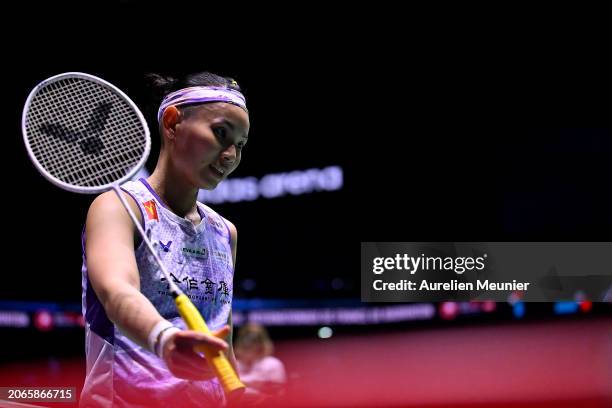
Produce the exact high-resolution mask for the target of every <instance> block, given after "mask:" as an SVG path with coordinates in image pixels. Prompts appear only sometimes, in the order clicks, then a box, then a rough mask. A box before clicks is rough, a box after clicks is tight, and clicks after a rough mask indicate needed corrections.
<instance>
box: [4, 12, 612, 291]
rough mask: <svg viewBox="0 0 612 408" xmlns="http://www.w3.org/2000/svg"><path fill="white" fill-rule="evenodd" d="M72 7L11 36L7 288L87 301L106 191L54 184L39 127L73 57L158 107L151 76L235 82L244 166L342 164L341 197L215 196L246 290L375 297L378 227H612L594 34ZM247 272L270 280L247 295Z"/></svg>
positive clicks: (500, 235)
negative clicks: (448, 31) (516, 36)
mask: <svg viewBox="0 0 612 408" xmlns="http://www.w3.org/2000/svg"><path fill="white" fill-rule="evenodd" d="M190 10H191V9H190ZM57 11H58V9H57V8H54V9H52V10H50V11H49V14H46V13H45V12H40V13H39V14H37V15H35V16H33V17H31V19H30V20H29V24H28V25H27V26H24V28H27V29H29V30H32V34H33V35H31V36H27V37H26V36H22V37H21V38H20V39H19V41H9V42H7V44H6V54H5V55H7V56H8V57H9V58H8V60H7V63H5V64H3V67H2V72H3V77H4V79H5V81H4V82H5V83H4V87H3V89H4V95H5V96H4V98H2V108H3V109H2V111H3V112H4V113H5V114H6V116H7V120H6V122H5V123H7V127H6V129H5V132H6V138H7V144H6V145H5V149H6V150H5V151H6V152H7V154H6V160H4V161H3V163H2V165H3V168H2V171H3V174H4V175H5V177H4V182H5V195H6V197H7V198H6V199H5V200H4V205H5V206H7V207H6V209H5V214H7V215H8V216H10V217H11V226H10V227H8V228H10V231H11V232H10V234H6V235H5V236H4V239H3V245H4V247H5V248H6V249H9V248H10V254H11V255H10V257H11V259H12V260H14V261H15V262H14V265H21V266H13V267H11V268H10V269H9V270H8V271H7V272H6V273H5V276H6V278H7V279H8V282H6V284H5V285H3V289H2V292H3V293H2V296H0V298H2V299H11V300H22V299H27V300H52V301H66V302H75V301H76V302H78V301H79V299H80V264H81V258H80V232H81V228H82V223H83V221H84V219H85V215H86V211H87V207H88V205H89V203H90V202H91V200H92V199H93V197H89V196H81V195H77V194H74V193H68V192H64V191H62V190H59V189H57V188H56V187H53V186H52V185H51V184H49V183H48V182H46V181H45V180H44V179H43V178H42V177H41V176H40V175H39V174H38V173H37V171H36V170H35V169H34V167H33V166H32V165H31V164H30V162H29V160H28V159H27V155H26V152H25V149H24V147H23V141H22V138H21V132H20V116H21V111H22V107H23V103H24V101H25V99H26V97H27V94H28V93H29V91H30V90H31V89H32V87H34V86H35V85H36V84H37V83H38V82H40V81H41V80H43V79H45V78H47V77H49V76H51V75H54V74H57V73H60V72H65V71H83V72H88V73H91V74H94V75H98V76H100V77H102V78H104V79H106V80H108V81H110V82H111V83H114V84H115V85H117V86H118V87H119V88H121V89H122V90H124V91H125V92H126V93H127V94H128V95H130V96H131V97H132V99H134V100H135V102H136V103H137V104H138V105H139V106H140V107H141V108H142V109H144V110H146V111H147V112H149V111H148V110H147V107H148V102H149V99H148V93H147V89H146V88H145V82H144V78H143V76H144V74H145V73H147V72H158V73H164V74H174V75H181V74H185V73H190V72H197V71H201V70H209V71H212V72H216V73H219V74H222V75H226V76H231V77H233V78H235V79H237V80H238V82H239V83H240V84H241V86H242V87H243V89H244V91H245V94H246V97H247V100H248V104H249V108H250V112H251V121H252V129H251V134H250V136H251V137H250V142H249V145H248V146H247V148H246V150H245V152H244V158H243V161H242V164H241V165H240V167H239V169H238V170H237V171H236V172H235V173H234V176H235V177H247V176H255V177H258V178H259V177H262V176H263V175H265V174H269V173H277V172H288V171H292V170H303V169H308V168H323V167H326V166H330V165H338V166H341V167H342V169H343V171H344V183H345V184H344V187H343V189H342V190H340V191H337V192H319V193H313V194H308V195H302V196H284V197H281V198H275V199H270V200H264V199H261V200H258V201H255V202H246V203H235V204H222V205H216V206H215V205H212V206H213V208H215V209H216V210H218V211H219V212H220V213H221V214H223V215H224V216H225V217H226V218H228V219H230V220H231V221H233V222H234V223H235V224H236V225H237V227H238V230H239V235H240V244H239V255H238V266H237V271H236V277H237V284H236V288H237V294H238V296H242V297H257V296H263V297H274V298H327V297H330V296H333V297H349V298H350V297H357V296H358V289H359V281H358V273H357V270H358V269H357V268H358V266H359V265H358V251H359V243H360V242H362V241H458V240H474V241H494V240H497V241H505V240H517V241H528V240H546V241H555V240H559V241H566V240H576V241H581V240H609V238H610V236H611V234H610V231H611V227H612V216H611V215H610V214H611V213H610V211H609V209H610V208H611V204H612V199H611V193H610V188H609V177H610V170H611V166H610V164H609V163H610V158H611V157H612V141H611V140H612V135H611V127H610V120H609V116H608V115H609V111H610V110H609V108H610V100H609V95H610V93H609V91H610V80H609V76H608V75H606V74H605V72H606V65H605V64H604V57H603V55H602V53H601V52H597V49H596V48H595V49H593V50H591V49H590V48H589V47H588V44H583V43H582V44H580V47H578V46H575V47H573V48H572V47H570V46H568V45H567V44H566V43H563V41H560V43H563V44H564V45H563V46H559V47H557V48H555V47H553V46H552V45H550V44H548V46H547V47H545V48H544V47H543V45H544V43H539V42H538V41H535V40H534V41H532V42H531V47H529V48H527V47H520V46H518V45H516V44H515V45H512V44H513V43H512V41H511V38H510V37H511V36H506V35H504V33H503V32H502V33H500V37H499V38H498V39H497V40H496V42H495V47H493V46H492V44H488V43H486V42H485V40H484V37H486V36H481V37H477V36H478V33H477V32H475V31H473V30H466V32H465V34H464V36H458V37H454V38H449V37H444V38H437V37H434V36H432V37H431V39H432V42H433V43H432V44H430V45H427V46H426V45H424V43H421V42H414V41H412V42H411V41H410V38H412V37H410V35H409V33H406V35H407V37H406V41H404V42H402V41H401V38H402V37H399V36H397V34H399V33H398V32H395V31H394V29H382V30H381V31H379V32H377V35H371V34H372V32H371V31H369V30H358V29H357V30H354V31H351V32H350V34H349V33H348V32H344V34H343V30H342V29H341V27H340V25H339V24H336V25H334V24H333V23H334V22H333V21H332V20H331V16H328V18H322V19H321V20H320V21H319V23H318V24H319V25H316V24H314V22H313V21H308V19H306V21H305V22H302V23H297V22H296V26H295V27H293V28H294V30H292V31H288V28H289V27H290V26H291V22H290V21H288V20H283V21H280V22H279V25H278V26H274V27H277V28H278V30H276V31H275V30H270V33H268V32H264V31H263V30H256V31H249V30H248V29H247V28H246V27H245V28H243V27H240V20H236V21H235V22H233V23H232V24H228V27H233V28H235V29H227V30H223V27H221V24H220V23H219V22H217V23H216V25H215V24H213V23H211V22H210V21H209V19H208V15H206V14H201V13H202V11H201V10H198V9H193V10H192V11H193V13H187V14H193V15H192V16H189V17H188V18H187V20H186V21H185V22H184V23H182V24H181V25H180V30H179V29H178V28H177V27H179V26H178V25H177V20H176V19H175V18H173V17H172V16H173V14H172V13H171V12H170V11H169V12H168V13H169V14H168V15H163V14H162V15H160V14H159V13H157V14H156V12H155V10H153V9H151V8H143V7H142V6H141V5H139V4H138V3H133V2H120V3H117V4H115V5H114V6H112V7H107V8H104V9H96V8H91V9H83V10H80V11H79V12H80V13H85V14H81V15H87V16H88V18H81V19H74V18H72V15H71V14H70V12H69V11H67V12H66V14H65V15H63V14H62V13H58V12H57ZM72 11H74V10H72ZM199 17H201V18H199ZM234 23H235V24H234ZM336 23H337V21H336ZM314 27H317V30H314ZM306 28H310V30H309V31H308V30H305V29H306ZM351 28H352V29H353V28H357V27H351ZM303 29H304V30H303ZM502 31H503V30H502ZM76 33H78V35H76ZM247 33H251V34H253V36H249V35H244V34H247ZM283 33H285V38H281V37H283ZM6 34H7V36H9V37H10V33H9V32H7V33H6ZM232 34H234V35H232ZM255 34H262V35H261V38H260V37H259V36H255ZM315 34H316V35H315ZM596 34H597V33H596V32H595V33H594V34H593V36H595V35H596ZM477 38H478V41H476V39H477ZM526 43H528V42H520V44H526ZM466 44H469V45H466ZM150 127H151V129H152V130H153V132H152V133H153V134H152V137H153V140H154V150H153V152H152V153H151V155H150V158H149V161H148V163H147V168H148V169H149V171H151V170H152V169H153V167H154V164H155V160H156V157H157V147H158V143H157V135H156V132H155V131H154V129H156V126H155V124H154V123H153V124H151V125H150ZM7 222H8V221H7ZM23 265H27V268H26V269H22V266H23ZM246 278H251V279H255V281H256V288H255V290H254V291H250V292H244V291H242V290H241V286H240V281H241V280H242V279H246ZM336 278H340V279H341V280H342V283H341V284H336V285H335V287H336V289H334V288H332V285H331V282H332V281H333V280H334V279H336ZM336 282H338V281H336Z"/></svg>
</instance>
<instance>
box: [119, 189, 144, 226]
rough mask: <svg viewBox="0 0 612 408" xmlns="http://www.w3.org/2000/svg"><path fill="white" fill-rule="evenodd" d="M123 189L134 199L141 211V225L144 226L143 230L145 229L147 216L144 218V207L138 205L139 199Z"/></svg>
mask: <svg viewBox="0 0 612 408" xmlns="http://www.w3.org/2000/svg"><path fill="white" fill-rule="evenodd" d="M121 189H122V190H123V191H125V192H126V193H128V194H129V196H130V197H132V199H133V200H134V202H135V203H136V205H137V206H138V209H139V210H140V223H141V224H142V229H144V227H145V216H144V213H143V212H142V207H140V205H138V199H137V198H136V197H134V195H133V194H132V193H130V192H129V191H127V190H126V189H125V188H123V187H121Z"/></svg>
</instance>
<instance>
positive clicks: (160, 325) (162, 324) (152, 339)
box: [147, 320, 174, 353]
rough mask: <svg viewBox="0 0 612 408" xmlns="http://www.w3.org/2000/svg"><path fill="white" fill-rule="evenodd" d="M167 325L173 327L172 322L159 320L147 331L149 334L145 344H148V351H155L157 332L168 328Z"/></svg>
mask: <svg viewBox="0 0 612 408" xmlns="http://www.w3.org/2000/svg"><path fill="white" fill-rule="evenodd" d="M169 327H174V325H173V324H172V323H170V322H169V321H167V320H160V321H159V322H157V324H156V325H155V326H153V328H152V329H151V331H150V332H149V336H148V337H147V345H148V346H149V351H151V352H152V353H155V344H156V343H157V338H158V337H159V334H160V333H161V332H162V331H164V330H166V329H168V328H169Z"/></svg>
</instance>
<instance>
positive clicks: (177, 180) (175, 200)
mask: <svg viewBox="0 0 612 408" xmlns="http://www.w3.org/2000/svg"><path fill="white" fill-rule="evenodd" d="M147 182H148V183H149V184H150V185H151V187H152V188H153V189H154V190H155V192H156V193H157V194H158V195H159V197H160V198H161V199H162V201H163V204H164V205H166V207H168V208H169V209H170V210H171V211H172V212H173V213H175V214H176V215H178V216H180V217H185V216H187V215H188V214H190V213H193V212H194V211H195V212H197V205H196V200H197V197H198V188H197V187H194V186H193V185H191V184H189V182H187V181H186V180H185V179H184V177H180V176H179V175H178V174H176V172H175V171H174V169H173V167H172V166H171V165H170V163H168V160H166V156H165V155H164V154H163V153H162V154H161V155H160V158H159V160H158V162H157V166H156V167H155V170H154V171H153V174H151V176H149V178H148V179H147Z"/></svg>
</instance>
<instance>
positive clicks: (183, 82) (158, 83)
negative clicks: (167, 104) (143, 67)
mask: <svg viewBox="0 0 612 408" xmlns="http://www.w3.org/2000/svg"><path fill="white" fill-rule="evenodd" d="M145 79H146V81H147V85H148V88H149V91H150V97H149V104H148V106H147V109H146V111H147V117H148V118H150V120H151V122H149V123H152V122H153V118H155V122H157V110H158V109H159V105H160V104H161V102H162V100H163V99H164V97H165V96H166V95H168V94H170V93H172V92H174V91H178V90H179V89H183V88H188V87H190V86H218V87H225V88H228V89H235V90H236V91H240V92H242V90H241V89H240V85H238V82H236V81H235V80H234V79H233V78H229V77H222V76H220V75H217V74H213V73H211V72H206V71H204V72H197V73H194V74H188V75H185V76H183V77H181V78H174V77H172V76H166V75H160V74H155V73H149V74H146V75H145ZM180 109H181V110H182V111H183V112H185V113H186V114H187V113H188V112H189V111H190V109H189V106H183V107H181V108H180ZM160 136H161V135H160ZM160 141H161V143H162V145H163V137H161V139H160Z"/></svg>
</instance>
